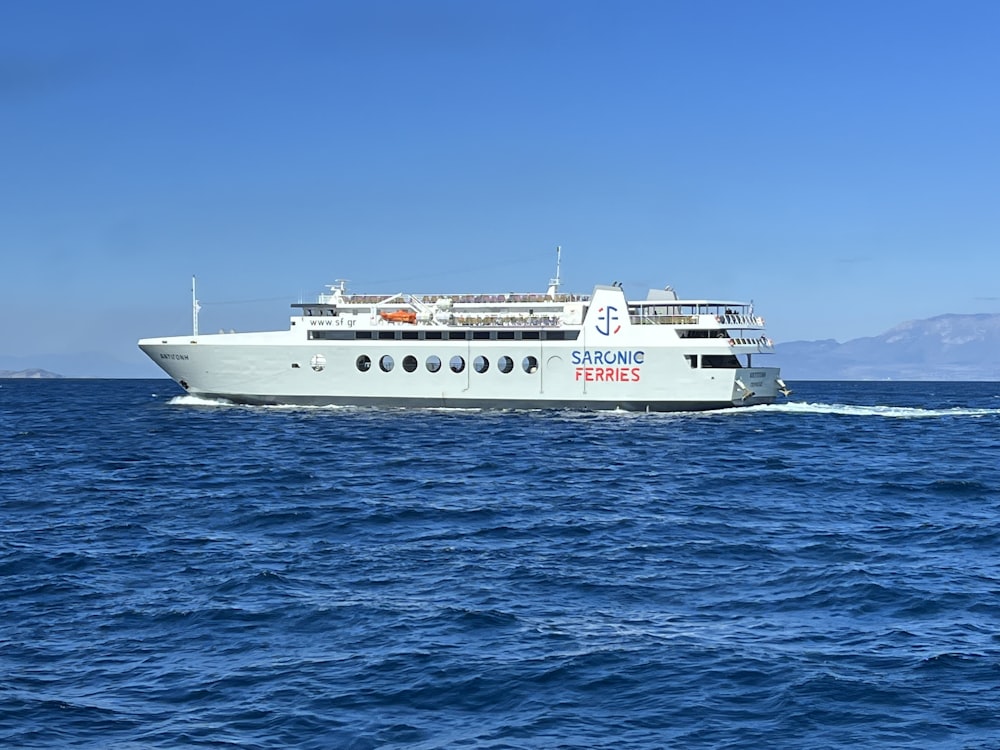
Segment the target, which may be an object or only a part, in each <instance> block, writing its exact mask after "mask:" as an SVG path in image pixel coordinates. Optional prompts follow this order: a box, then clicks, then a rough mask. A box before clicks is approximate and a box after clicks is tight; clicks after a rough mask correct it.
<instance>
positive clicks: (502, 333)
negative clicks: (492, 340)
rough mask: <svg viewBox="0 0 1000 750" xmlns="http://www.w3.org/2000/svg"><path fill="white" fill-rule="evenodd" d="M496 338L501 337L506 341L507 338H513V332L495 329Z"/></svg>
mask: <svg viewBox="0 0 1000 750" xmlns="http://www.w3.org/2000/svg"><path fill="white" fill-rule="evenodd" d="M497 338H498V339H503V340H505V341H508V340H510V339H512V338H514V332H513V331H497Z"/></svg>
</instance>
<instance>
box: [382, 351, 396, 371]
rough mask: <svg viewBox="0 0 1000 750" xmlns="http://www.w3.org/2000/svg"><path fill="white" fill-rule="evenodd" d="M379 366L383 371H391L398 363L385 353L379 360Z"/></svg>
mask: <svg viewBox="0 0 1000 750" xmlns="http://www.w3.org/2000/svg"><path fill="white" fill-rule="evenodd" d="M378 366H379V369H380V370H382V372H390V371H391V370H392V368H393V367H395V366H396V363H395V362H394V361H393V359H392V357H390V356H389V355H388V354H383V355H382V356H381V357H380V358H379V360H378Z"/></svg>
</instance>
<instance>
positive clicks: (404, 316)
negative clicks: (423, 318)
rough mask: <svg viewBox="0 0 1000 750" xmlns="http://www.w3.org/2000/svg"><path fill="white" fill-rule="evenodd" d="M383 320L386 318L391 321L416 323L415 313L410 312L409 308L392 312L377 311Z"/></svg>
mask: <svg viewBox="0 0 1000 750" xmlns="http://www.w3.org/2000/svg"><path fill="white" fill-rule="evenodd" d="M379 315H381V316H382V319H383V320H388V321H389V322H391V323H416V322H417V314H416V313H415V312H410V311H409V310H393V311H392V312H382V313H379Z"/></svg>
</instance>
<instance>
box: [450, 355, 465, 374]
mask: <svg viewBox="0 0 1000 750" xmlns="http://www.w3.org/2000/svg"><path fill="white" fill-rule="evenodd" d="M448 367H450V368H451V371H452V372H461V371H462V370H464V369H465V359H463V358H462V357H460V356H458V355H457V354H456V355H455V356H454V357H452V358H451V360H449V362H448Z"/></svg>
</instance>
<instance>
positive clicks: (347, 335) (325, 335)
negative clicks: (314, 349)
mask: <svg viewBox="0 0 1000 750" xmlns="http://www.w3.org/2000/svg"><path fill="white" fill-rule="evenodd" d="M309 338H310V339H325V340H328V341H329V340H337V341H343V340H346V339H353V338H354V333H352V332H351V331H309Z"/></svg>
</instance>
